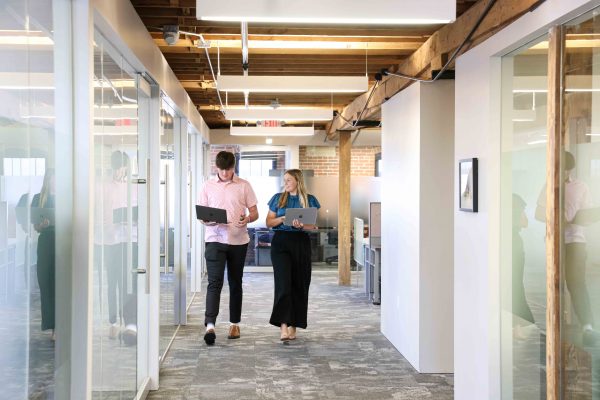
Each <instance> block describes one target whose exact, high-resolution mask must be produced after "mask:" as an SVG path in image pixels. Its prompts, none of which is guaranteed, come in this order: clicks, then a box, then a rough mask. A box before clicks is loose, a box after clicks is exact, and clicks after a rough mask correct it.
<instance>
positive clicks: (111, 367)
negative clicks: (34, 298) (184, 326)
mask: <svg viewBox="0 0 600 400" xmlns="http://www.w3.org/2000/svg"><path fill="white" fill-rule="evenodd" d="M94 41H95V49H94V135H93V137H94V168H95V182H94V199H95V200H94V201H95V204H94V224H93V227H94V232H93V237H94V298H93V304H94V318H93V320H94V322H93V327H94V328H93V355H92V357H93V376H92V379H93V380H92V386H93V387H92V390H93V398H94V399H106V398H118V399H132V398H134V396H135V394H136V392H137V341H138V332H137V287H138V285H137V281H138V276H137V267H138V240H137V238H138V224H137V217H138V185H135V184H133V182H134V181H133V177H137V176H138V173H139V164H138V162H139V160H138V144H139V143H138V139H139V136H138V88H137V84H138V82H137V76H136V74H135V71H133V69H132V68H131V66H129V65H128V64H127V62H126V61H125V60H124V59H123V57H122V56H121V55H120V54H119V53H118V52H116V50H115V49H114V48H113V47H112V46H111V45H110V44H109V43H108V42H107V41H106V40H105V39H104V37H102V36H101V35H100V34H99V33H96V34H95V38H94ZM140 190H145V187H143V188H140ZM142 193H143V192H142Z"/></svg>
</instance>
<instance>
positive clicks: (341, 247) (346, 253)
mask: <svg viewBox="0 0 600 400" xmlns="http://www.w3.org/2000/svg"><path fill="white" fill-rule="evenodd" d="M351 134H352V132H351V131H340V132H339V140H340V143H339V145H340V158H339V180H340V182H339V203H338V275H339V279H338V282H339V284H340V285H346V286H347V285H350V235H351V220H350V219H351V216H350V172H351V170H350V159H351V149H352V141H351V140H350V135H351Z"/></svg>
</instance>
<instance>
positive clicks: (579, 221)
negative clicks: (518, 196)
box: [535, 152, 600, 345]
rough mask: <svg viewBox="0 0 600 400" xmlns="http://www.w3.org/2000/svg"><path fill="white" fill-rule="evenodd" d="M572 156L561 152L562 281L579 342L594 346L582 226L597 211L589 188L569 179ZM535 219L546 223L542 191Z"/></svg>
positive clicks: (599, 335)
mask: <svg viewBox="0 0 600 400" xmlns="http://www.w3.org/2000/svg"><path fill="white" fill-rule="evenodd" d="M574 170H575V157H573V154H571V153H569V152H566V153H565V186H564V187H565V189H564V210H565V214H564V219H565V221H564V227H565V228H564V234H565V253H566V254H565V281H566V283H567V289H568V290H569V294H570V295H571V300H572V301H573V308H574V309H575V313H576V314H577V318H578V319H579V323H580V324H581V326H582V336H583V342H584V344H586V345H589V344H593V343H595V342H596V341H597V340H598V339H599V338H600V334H599V333H598V332H597V331H595V330H594V328H593V324H594V321H593V316H592V308H591V304H590V295H589V293H588V289H587V285H586V282H585V279H586V277H585V272H586V265H585V264H586V258H587V252H586V238H585V232H584V228H583V227H584V226H585V225H588V224H590V223H592V222H596V221H598V214H599V213H598V208H592V200H591V195H590V189H589V187H588V185H587V184H586V183H585V182H582V181H580V180H578V179H576V178H574V176H573V172H574ZM535 217H536V219H538V220H540V221H545V220H546V189H545V188H544V189H543V190H542V193H540V197H539V199H538V207H537V209H536V213H535Z"/></svg>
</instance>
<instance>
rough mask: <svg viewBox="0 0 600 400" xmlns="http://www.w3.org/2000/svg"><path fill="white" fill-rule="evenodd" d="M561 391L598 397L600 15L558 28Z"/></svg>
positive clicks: (567, 394) (575, 396)
mask: <svg viewBox="0 0 600 400" xmlns="http://www.w3.org/2000/svg"><path fill="white" fill-rule="evenodd" d="M563 34H564V39H565V41H564V45H563V46H562V47H563V53H562V60H563V86H564V92H563V110H562V118H563V120H562V126H563V127H564V128H563V129H564V131H563V135H564V140H563V141H562V143H561V153H562V160H561V170H560V173H561V176H562V179H561V182H560V187H561V198H562V206H561V214H562V215H563V219H562V224H561V232H560V238H561V253H562V257H561V266H560V273H561V279H560V285H561V287H560V300H561V301H560V303H561V314H560V340H561V357H562V362H561V375H562V376H561V386H562V387H561V390H560V393H561V396H562V397H563V398H568V399H594V400H595V399H600V290H599V288H600V223H599V221H600V46H599V45H598V37H599V36H600V18H599V17H598V9H596V10H594V11H592V12H589V13H587V14H585V15H582V16H581V17H579V18H577V19H575V20H574V21H572V22H570V23H567V24H566V25H565V26H564V28H563Z"/></svg>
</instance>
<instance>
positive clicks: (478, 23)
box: [381, 0, 496, 83]
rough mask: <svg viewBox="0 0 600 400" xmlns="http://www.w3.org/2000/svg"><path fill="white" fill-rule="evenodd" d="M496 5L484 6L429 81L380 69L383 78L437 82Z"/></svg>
mask: <svg viewBox="0 0 600 400" xmlns="http://www.w3.org/2000/svg"><path fill="white" fill-rule="evenodd" d="M495 3H496V0H490V1H489V2H488V3H487V5H486V6H485V9H484V10H483V12H482V13H481V15H480V16H479V18H478V19H477V21H476V22H475V25H473V28H471V30H470V31H469V34H468V35H467V36H466V37H465V40H463V41H462V43H461V44H460V46H458V47H457V48H456V50H454V52H453V53H452V55H451V56H450V58H449V59H448V61H447V62H446V64H444V66H443V67H442V69H440V70H439V71H438V73H437V74H436V75H435V76H434V77H433V78H431V79H423V78H418V77H415V76H410V75H404V74H399V73H396V72H390V71H388V70H387V69H382V70H381V74H382V75H384V76H390V75H391V76H396V77H398V78H404V79H408V80H410V81H414V82H425V83H431V82H435V81H437V80H438V79H439V78H440V77H441V76H442V74H443V73H444V72H446V70H447V69H448V68H449V67H450V64H452V62H453V61H454V59H455V58H456V57H457V56H458V55H459V54H460V52H461V50H462V49H463V47H465V45H466V44H467V43H468V42H469V41H470V40H471V38H472V37H473V35H474V34H475V31H476V30H477V29H478V28H479V26H480V25H481V23H482V22H483V20H484V19H485V17H486V16H487V15H488V13H489V12H490V10H491V8H492V7H493V6H494V4H495Z"/></svg>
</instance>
